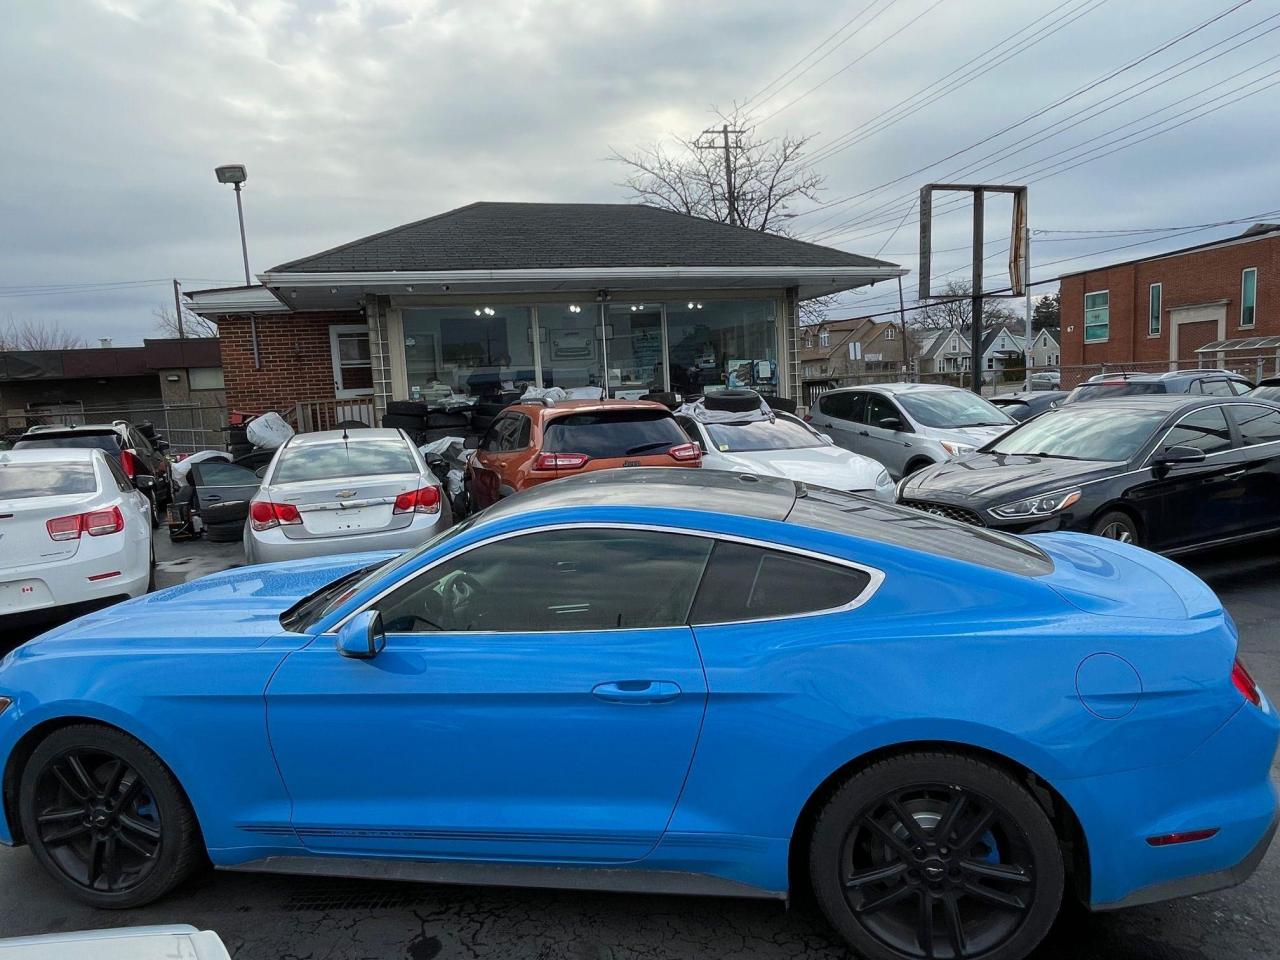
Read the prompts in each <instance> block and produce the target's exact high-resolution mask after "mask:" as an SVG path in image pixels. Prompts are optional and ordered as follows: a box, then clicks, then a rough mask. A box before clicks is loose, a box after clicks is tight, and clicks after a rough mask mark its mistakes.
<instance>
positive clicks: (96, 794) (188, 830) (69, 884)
mask: <svg viewBox="0 0 1280 960" xmlns="http://www.w3.org/2000/svg"><path fill="white" fill-rule="evenodd" d="M19 798H20V799H19V809H20V811H21V817H22V829H23V833H24V835H25V836H26V839H27V842H28V843H29V844H30V845H31V849H32V851H33V852H34V853H35V855H36V859H37V860H39V861H40V864H41V866H43V867H44V868H45V869H46V870H47V871H48V872H49V873H50V874H51V875H52V876H53V878H54V879H55V880H57V881H58V882H59V883H60V884H61V885H62V886H63V887H65V888H66V889H68V890H69V891H70V892H71V893H72V894H74V895H75V896H76V897H78V898H79V899H80V900H83V901H84V902H86V903H88V904H91V905H92V906H95V907H106V908H113V909H123V908H127V907H138V906H142V905H144V904H147V903H150V902H152V901H153V900H156V899H157V898H159V897H161V896H163V895H164V894H166V893H168V892H169V891H170V890H172V889H173V888H174V887H175V886H177V885H178V884H179V883H180V882H181V881H182V880H183V879H184V878H185V877H186V876H187V875H188V874H189V873H190V872H191V870H192V869H193V868H194V867H195V866H196V865H197V864H198V863H199V862H200V852H201V849H202V844H201V842H200V836H199V829H198V827H197V826H196V820H195V815H194V814H193V813H192V811H191V807H190V805H189V804H188V803H187V800H186V798H185V797H184V796H183V794H182V791H181V789H180V788H179V787H178V784H177V782H176V781H175V780H174V779H173V775H172V774H171V773H170V772H169V771H168V769H167V768H166V767H165V766H164V764H163V763H161V762H160V760H159V758H158V757H156V755H155V754H154V753H152V752H151V751H150V750H148V749H147V748H146V747H145V746H143V745H142V744H141V743H139V742H138V741H137V740H135V739H133V737H130V736H129V735H127V734H125V733H122V732H121V731H119V730H114V729H111V728H109V727H99V726H93V725H88V724H82V725H77V726H72V727H63V728H62V729H60V730H55V731H54V732H53V733H51V734H50V735H49V736H48V737H46V738H45V740H44V741H43V742H42V743H41V744H40V745H39V746H38V747H36V749H35V751H34V753H32V755H31V758H30V760H29V761H28V762H27V766H26V768H25V770H24V771H23V774H22V782H21V785H20V787H19Z"/></svg>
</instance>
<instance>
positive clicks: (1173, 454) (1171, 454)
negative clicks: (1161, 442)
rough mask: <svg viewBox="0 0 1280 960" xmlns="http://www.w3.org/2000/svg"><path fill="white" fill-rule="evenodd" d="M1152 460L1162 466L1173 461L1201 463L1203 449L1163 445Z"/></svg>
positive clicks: (1173, 462)
mask: <svg viewBox="0 0 1280 960" xmlns="http://www.w3.org/2000/svg"><path fill="white" fill-rule="evenodd" d="M1152 462H1153V463H1156V464H1159V465H1162V466H1171V465H1173V464H1175V463H1202V462H1204V451H1203V450H1200V449H1198V448H1196V447H1184V446H1173V447H1165V448H1164V449H1163V450H1161V451H1160V452H1159V453H1157V454H1156V455H1155V459H1154V460H1153V461H1152Z"/></svg>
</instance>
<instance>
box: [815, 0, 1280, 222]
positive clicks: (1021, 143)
mask: <svg viewBox="0 0 1280 960" xmlns="http://www.w3.org/2000/svg"><path fill="white" fill-rule="evenodd" d="M1277 18H1280V13H1278V14H1272V15H1271V16H1269V17H1265V18H1264V19H1262V20H1260V21H1258V22H1257V23H1254V24H1251V25H1250V26H1249V27H1246V28H1245V29H1244V30H1240V31H1237V32H1236V33H1234V34H1232V35H1231V36H1229V37H1226V38H1224V39H1223V40H1219V41H1217V42H1216V43H1213V44H1210V45H1209V46H1208V47H1205V48H1203V49H1202V50H1199V51H1197V52H1196V53H1194V54H1192V55H1191V56H1189V57H1185V58H1183V59H1182V60H1180V61H1178V62H1177V63H1174V64H1171V65H1170V66H1168V67H1165V68H1164V69H1162V70H1160V71H1157V72H1156V73H1154V74H1151V75H1150V76H1148V77H1146V78H1144V79H1143V80H1140V81H1138V82H1137V83H1134V84H1131V85H1130V86H1128V87H1126V88H1124V89H1122V90H1119V91H1116V92H1115V93H1113V94H1110V95H1109V96H1107V97H1104V98H1103V99H1102V100H1099V101H1096V102H1095V103H1093V104H1091V105H1090V106H1088V107H1084V108H1082V109H1081V110H1078V111H1076V113H1074V114H1071V115H1069V116H1067V117H1064V118H1062V119H1060V120H1057V121H1055V122H1054V123H1051V124H1049V125H1048V126H1046V127H1042V128H1041V129H1040V130H1037V131H1035V132H1034V133H1031V134H1028V135H1027V136H1025V137H1023V138H1021V139H1020V140H1016V141H1014V142H1013V143H1011V144H1008V145H1006V146H1005V147H1002V148H1000V149H999V150H996V151H993V152H992V153H989V154H987V155H986V156H984V157H981V158H979V159H978V160H975V161H972V162H971V163H969V164H967V165H965V166H963V167H960V168H958V169H956V170H954V171H952V172H950V173H947V174H945V175H944V177H943V179H945V180H954V179H957V178H961V177H965V176H968V175H970V173H971V172H972V171H975V170H979V169H981V168H982V167H983V166H989V165H990V164H989V163H988V162H987V161H992V162H994V160H998V159H1003V158H1007V157H1010V156H1013V155H1014V154H1017V153H1020V152H1022V151H1023V150H1027V149H1030V148H1031V147H1033V146H1035V145H1036V144H1038V143H1043V142H1045V141H1046V140H1050V139H1053V138H1054V137H1057V136H1059V135H1061V134H1063V133H1065V132H1067V131H1068V130H1071V129H1074V128H1075V127H1077V126H1080V125H1081V124H1083V123H1084V122H1086V121H1087V120H1091V119H1094V118H1096V117H1098V116H1101V115H1102V114H1104V113H1107V112H1109V111H1111V110H1113V109H1115V108H1116V107H1118V106H1121V105H1122V104H1124V103H1128V102H1129V101H1131V100H1134V99H1136V98H1137V97H1138V96H1140V95H1141V94H1143V93H1150V92H1151V91H1153V90H1156V89H1159V88H1160V87H1162V86H1164V85H1166V84H1168V83H1170V82H1172V81H1173V80H1175V79H1177V78H1178V77H1181V76H1185V75H1186V74H1187V73H1190V72H1192V71H1193V70H1198V69H1200V68H1201V67H1204V66H1207V65H1208V64H1210V63H1212V62H1213V61H1215V60H1218V59H1220V58H1222V57H1224V56H1226V55H1227V54H1229V53H1232V52H1234V51H1235V50H1238V49H1239V48H1241V47H1243V46H1245V45H1247V44H1249V43H1253V42H1255V41H1257V40H1260V39H1262V38H1263V37H1265V36H1267V35H1268V34H1270V33H1273V32H1275V31H1276V30H1280V24H1277V25H1276V26H1273V27H1270V28H1268V29H1267V30H1264V31H1262V32H1261V33H1259V34H1257V35H1255V36H1253V37H1250V38H1248V39H1246V40H1242V41H1241V42H1239V43H1237V44H1235V45H1234V46H1231V47H1228V48H1227V49H1226V50H1222V51H1220V52H1219V53H1217V54H1215V55H1214V56H1212V57H1210V58H1209V59H1207V60H1204V61H1202V62H1201V63H1198V64H1195V65H1194V66H1191V67H1188V68H1187V69H1186V70H1183V71H1181V72H1180V73H1177V74H1174V75H1173V76H1170V77H1166V78H1165V79H1164V80H1162V81H1160V82H1159V83H1155V84H1153V85H1151V86H1150V87H1148V88H1147V89H1146V90H1142V91H1139V92H1138V93H1135V94H1133V95H1131V96H1129V97H1126V98H1124V99H1122V100H1117V101H1116V102H1115V103H1112V104H1111V105H1110V106H1106V107H1103V108H1102V109H1101V110H1095V109H1094V108H1096V107H1099V106H1101V105H1102V104H1104V103H1107V101H1109V100H1115V99H1116V98H1117V97H1119V96H1120V95H1121V94H1124V93H1127V92H1129V91H1130V90H1133V89H1134V88H1136V87H1140V86H1143V85H1144V84H1148V83H1150V82H1151V81H1152V80H1154V79H1155V78H1156V77H1159V76H1160V75H1161V74H1164V73H1168V72H1169V71H1170V70H1173V69H1175V68H1177V67H1179V66H1181V65H1183V64H1185V63H1187V62H1188V61H1191V60H1195V59H1198V58H1200V57H1202V56H1203V55H1204V54H1206V53H1208V52H1209V51H1210V50H1212V49H1214V48H1215V47H1218V46H1221V45H1222V44H1224V43H1228V42H1230V41H1231V40H1234V39H1235V38H1237V37H1239V36H1241V35H1242V34H1245V33H1248V32H1249V31H1250V30H1254V29H1256V28H1257V27H1259V26H1261V25H1263V24H1264V23H1267V22H1269V21H1271V20H1275V19H1277ZM1273 59H1275V57H1269V58H1266V59H1264V60H1262V61H1260V62H1259V63H1256V64H1254V65H1253V66H1251V67H1248V68H1246V69H1245V70H1242V71H1240V72H1238V73H1235V74H1233V75H1231V76H1230V77H1227V78H1225V79H1223V80H1219V81H1217V82H1216V83H1213V84H1210V85H1209V86H1207V87H1204V88H1202V89H1201V90H1198V91H1196V92H1195V93H1194V94H1190V95H1188V96H1186V97H1183V98H1181V99H1179V100H1176V101H1174V102H1173V103H1172V104H1169V105H1167V106H1165V107H1163V108H1161V109H1160V110H1157V111H1153V112H1152V113H1148V114H1145V115H1144V116H1143V117H1139V118H1137V119H1135V120H1131V121H1129V122H1128V123H1127V124H1122V125H1121V127H1117V128H1113V130H1112V131H1108V133H1110V132H1114V130H1116V129H1122V128H1123V127H1124V126H1127V125H1130V124H1133V123H1137V122H1140V121H1141V120H1143V119H1146V118H1147V117H1151V116H1155V115H1156V114H1158V113H1161V112H1163V111H1164V110H1168V109H1170V108H1172V107H1173V106H1176V105H1177V104H1179V103H1183V102H1186V101H1187V100H1190V99H1192V98H1193V97H1194V96H1198V95H1200V94H1203V93H1206V92H1208V91H1209V90H1212V89H1213V88H1214V87H1217V86H1221V85H1222V84H1224V83H1229V82H1230V81H1231V80H1234V79H1236V78H1237V77H1239V76H1242V75H1243V74H1245V73H1247V72H1249V70H1252V69H1256V68H1257V67H1259V66H1261V65H1262V64H1264V63H1267V62H1270V60H1273ZM1090 110H1093V111H1094V112H1092V113H1089V111H1090ZM1081 114H1088V115H1087V116H1084V117H1081V116H1080V115H1081ZM1077 117H1080V119H1078V120H1076V122H1074V123H1070V124H1068V125H1067V126H1066V127H1062V129H1060V130H1057V131H1055V132H1053V133H1046V131H1050V130H1053V128H1054V127H1058V126H1061V125H1062V124H1063V123H1066V122H1067V121H1068V120H1073V119H1075V118H1077ZM1040 134H1045V135H1044V136H1039V135H1040ZM1037 137H1038V139H1037ZM1014 147H1016V148H1017V149H1012V148H1014ZM1038 162H1040V161H1032V163H1038ZM913 197H914V193H907V194H902V195H901V196H899V197H897V198H895V199H893V200H888V201H885V202H884V203H882V204H880V205H879V206H877V207H874V208H872V209H871V210H868V211H865V212H864V213H863V214H860V215H858V216H855V217H853V218H851V219H849V220H844V221H842V222H841V223H840V224H839V225H837V226H838V227H840V228H843V227H846V226H856V225H857V224H859V223H863V222H865V221H866V220H867V219H869V218H871V217H873V216H876V215H878V214H880V213H883V212H886V211H888V210H889V209H890V208H892V207H894V206H896V205H897V204H899V203H902V202H905V201H907V200H908V199H911V198H913ZM896 215H897V214H896V211H895V212H893V213H891V214H889V216H890V217H893V216H896ZM828 219H829V218H828ZM814 226H815V227H817V226H819V224H815V225H814ZM836 232H837V229H836V227H830V228H827V230H825V231H822V233H821V234H819V235H825V236H831V235H834V234H835V233H836ZM819 235H815V236H819Z"/></svg>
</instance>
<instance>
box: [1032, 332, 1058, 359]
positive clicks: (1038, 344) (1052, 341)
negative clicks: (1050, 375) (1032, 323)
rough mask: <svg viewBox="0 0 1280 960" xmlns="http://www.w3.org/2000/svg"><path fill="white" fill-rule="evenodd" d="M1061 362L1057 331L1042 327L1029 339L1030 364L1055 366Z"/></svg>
mask: <svg viewBox="0 0 1280 960" xmlns="http://www.w3.org/2000/svg"><path fill="white" fill-rule="evenodd" d="M1061 363H1062V348H1061V347H1060V346H1059V345H1058V337H1057V331H1056V330H1052V329H1050V328H1049V327H1042V328H1041V329H1040V332H1039V333H1037V334H1036V337H1035V339H1034V340H1032V341H1031V366H1032V367H1035V368H1039V367H1056V366H1058V365H1059V364H1061Z"/></svg>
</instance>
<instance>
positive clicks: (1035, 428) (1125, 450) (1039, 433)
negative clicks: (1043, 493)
mask: <svg viewBox="0 0 1280 960" xmlns="http://www.w3.org/2000/svg"><path fill="white" fill-rule="evenodd" d="M1167 416H1168V411H1167V410H1160V409H1155V410H1133V409H1129V408H1126V407H1114V406H1112V405H1110V404H1084V405H1080V406H1076V405H1071V406H1066V407H1059V408H1058V409H1056V410H1046V411H1045V412H1044V413H1042V414H1041V415H1040V416H1038V417H1036V418H1035V419H1034V420H1028V421H1027V422H1025V423H1023V424H1020V425H1019V426H1018V427H1017V428H1016V429H1014V430H1011V431H1009V432H1008V433H1006V434H1005V435H1004V436H1003V437H1001V438H1000V439H998V440H996V441H995V442H994V443H990V444H988V445H987V446H985V447H983V450H985V451H986V452H987V453H1003V454H1007V455H1024V456H1041V457H1056V458H1059V459H1063V460H1102V461H1107V462H1113V463H1122V462H1125V461H1127V460H1130V459H1132V458H1133V457H1134V456H1135V455H1136V454H1137V452H1138V451H1139V450H1140V449H1141V448H1142V446H1143V444H1145V443H1146V442H1147V441H1148V440H1150V439H1151V435H1152V434H1153V433H1155V431H1156V428H1157V427H1159V426H1160V424H1162V423H1163V422H1164V420H1165V418H1166V417H1167Z"/></svg>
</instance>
